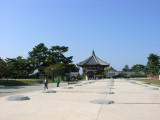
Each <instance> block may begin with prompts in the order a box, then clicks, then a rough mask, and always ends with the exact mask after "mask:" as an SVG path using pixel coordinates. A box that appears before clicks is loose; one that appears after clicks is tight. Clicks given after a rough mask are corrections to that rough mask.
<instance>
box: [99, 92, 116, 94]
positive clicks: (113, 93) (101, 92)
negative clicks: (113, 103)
mask: <svg viewBox="0 0 160 120" xmlns="http://www.w3.org/2000/svg"><path fill="white" fill-rule="evenodd" d="M100 94H115V93H114V92H100Z"/></svg>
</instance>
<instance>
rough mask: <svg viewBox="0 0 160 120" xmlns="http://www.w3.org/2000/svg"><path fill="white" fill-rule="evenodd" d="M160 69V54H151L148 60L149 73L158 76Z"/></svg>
mask: <svg viewBox="0 0 160 120" xmlns="http://www.w3.org/2000/svg"><path fill="white" fill-rule="evenodd" d="M159 70H160V56H158V55H156V54H153V53H152V54H150V55H149V57H148V62H147V73H148V74H150V75H152V76H156V75H158V72H159Z"/></svg>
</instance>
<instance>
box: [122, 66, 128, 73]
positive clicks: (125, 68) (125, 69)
mask: <svg viewBox="0 0 160 120" xmlns="http://www.w3.org/2000/svg"><path fill="white" fill-rule="evenodd" d="M122 70H123V71H124V72H129V71H130V69H129V66H128V65H125V67H124V68H123V69H122Z"/></svg>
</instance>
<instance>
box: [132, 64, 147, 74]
mask: <svg viewBox="0 0 160 120" xmlns="http://www.w3.org/2000/svg"><path fill="white" fill-rule="evenodd" d="M131 71H134V72H135V73H136V74H139V73H140V72H146V67H145V66H144V65H141V64H136V65H133V67H132V68H131Z"/></svg>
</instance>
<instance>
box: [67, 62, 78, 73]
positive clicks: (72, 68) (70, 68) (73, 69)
mask: <svg viewBox="0 0 160 120" xmlns="http://www.w3.org/2000/svg"><path fill="white" fill-rule="evenodd" d="M70 72H79V68H78V67H77V66H76V65H75V64H65V73H70Z"/></svg>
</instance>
